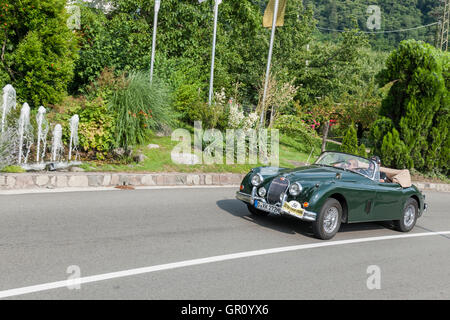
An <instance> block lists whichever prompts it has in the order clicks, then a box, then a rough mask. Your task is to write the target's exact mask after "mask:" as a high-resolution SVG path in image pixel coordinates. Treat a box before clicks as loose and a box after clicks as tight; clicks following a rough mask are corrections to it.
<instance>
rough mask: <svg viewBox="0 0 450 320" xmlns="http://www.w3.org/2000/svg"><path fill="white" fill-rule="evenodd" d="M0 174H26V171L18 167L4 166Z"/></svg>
mask: <svg viewBox="0 0 450 320" xmlns="http://www.w3.org/2000/svg"><path fill="white" fill-rule="evenodd" d="M0 172H3V173H23V172H26V170H25V169H24V168H22V167H20V166H6V167H4V168H3V169H2V170H0Z"/></svg>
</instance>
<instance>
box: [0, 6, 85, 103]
mask: <svg viewBox="0 0 450 320" xmlns="http://www.w3.org/2000/svg"><path fill="white" fill-rule="evenodd" d="M66 2H67V1H66V0H22V1H17V0H3V1H2V6H1V8H0V12H1V14H0V26H1V32H0V42H1V43H2V44H3V50H4V52H3V54H2V57H1V63H0V66H1V70H2V71H1V75H0V81H1V83H0V86H1V87H3V86H5V85H6V84H7V83H11V84H12V85H13V86H14V87H15V88H16V91H17V96H18V98H19V99H21V100H22V101H27V102H28V103H29V104H30V106H31V107H38V106H39V105H41V104H44V105H45V104H47V103H58V102H60V101H61V100H62V98H63V97H64V94H65V91H66V90H67V85H68V83H69V82H70V81H71V79H72V76H73V68H74V61H75V59H76V57H77V48H76V38H75V35H74V33H73V32H72V31H71V30H70V29H69V28H68V27H67V24H66V21H67V19H68V18H69V16H68V14H67V13H66V9H65V5H66Z"/></svg>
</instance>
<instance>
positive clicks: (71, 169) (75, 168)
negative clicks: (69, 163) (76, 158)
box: [69, 167, 85, 172]
mask: <svg viewBox="0 0 450 320" xmlns="http://www.w3.org/2000/svg"><path fill="white" fill-rule="evenodd" d="M69 171H70V172H84V171H85V170H84V169H83V168H80V167H70V169H69Z"/></svg>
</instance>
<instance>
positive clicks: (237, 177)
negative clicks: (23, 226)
mask: <svg viewBox="0 0 450 320" xmlns="http://www.w3.org/2000/svg"><path fill="white" fill-rule="evenodd" d="M244 176H245V174H230V173H223V174H222V173H151V174H137V173H98V172H93V173H90V172H89V173H72V172H70V173H69V172H57V173H44V174H43V173H7V174H2V175H0V190H7V189H35V188H48V189H53V188H67V187H78V188H80V187H115V186H118V185H129V186H136V187H138V186H177V185H192V186H195V185H239V184H240V183H241V181H242V179H243V178H244Z"/></svg>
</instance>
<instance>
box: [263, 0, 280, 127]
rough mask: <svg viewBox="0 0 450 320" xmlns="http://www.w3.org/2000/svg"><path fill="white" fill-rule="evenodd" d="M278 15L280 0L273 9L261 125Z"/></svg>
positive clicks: (276, 0)
mask: <svg viewBox="0 0 450 320" xmlns="http://www.w3.org/2000/svg"><path fill="white" fill-rule="evenodd" d="M277 15H278V0H275V8H274V11H273V21H272V34H271V36H270V46H269V57H268V59H267V69H266V81H265V83H264V94H263V100H262V110H261V121H260V126H261V127H262V126H263V124H264V113H265V102H266V95H267V86H268V85H269V77H270V64H271V62H272V49H273V40H274V39H275V28H276V25H277Z"/></svg>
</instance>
